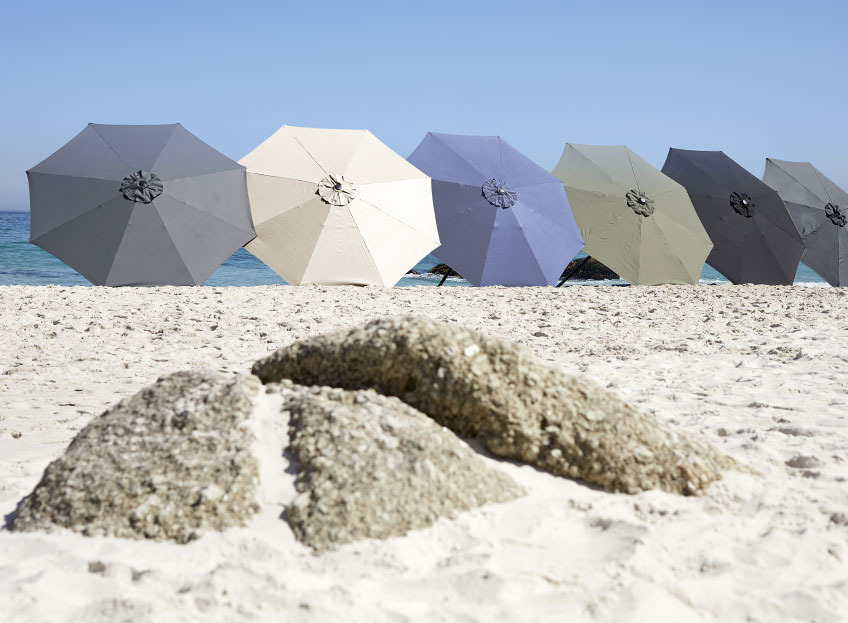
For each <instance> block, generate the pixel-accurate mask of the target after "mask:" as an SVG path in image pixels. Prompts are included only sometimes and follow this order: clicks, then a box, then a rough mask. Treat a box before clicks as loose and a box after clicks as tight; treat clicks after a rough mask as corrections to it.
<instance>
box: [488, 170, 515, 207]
mask: <svg viewBox="0 0 848 623" xmlns="http://www.w3.org/2000/svg"><path fill="white" fill-rule="evenodd" d="M483 197H485V199H486V201H488V202H489V203H491V204H492V205H493V206H495V207H497V208H503V209H504V210H506V209H507V208H511V207H512V206H514V205H515V202H516V201H517V200H518V193H516V192H515V190H513V188H512V186H510V185H509V184H507V183H506V182H505V181H503V180H500V179H497V178H494V177H493V178H491V179H488V180H486V182H485V183H484V184H483Z"/></svg>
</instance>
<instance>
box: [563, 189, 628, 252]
mask: <svg viewBox="0 0 848 623" xmlns="http://www.w3.org/2000/svg"><path fill="white" fill-rule="evenodd" d="M574 190H580V189H579V188H575V189H574ZM582 192H587V191H585V190H584V191H582ZM597 194H598V195H600V196H602V197H611V198H614V199H622V197H620V196H619V195H607V194H604V193H597ZM569 203H570V202H569ZM625 208H627V204H625V205H624V207H622V208H619V210H620V211H619V212H615V213H614V215H613V217H612V218H611V219H610V220H608V221H604V222H603V223H598V224H597V225H594V226H593V227H592V229H587V230H586V233H587V234H591V233H592V232H593V231H595V230H596V229H598V228H599V227H606V226H607V225H609V224H610V223H612V222H613V221H614V220H616V219H618V218H621V217H622V216H627V209H629V208H627V209H625ZM576 220H577V219H575V222H576ZM577 226H578V229H579V227H580V224H579V223H578V224H577ZM580 235H581V236H582V235H583V232H580ZM583 242H584V243H585V242H586V238H585V236H584V237H583Z"/></svg>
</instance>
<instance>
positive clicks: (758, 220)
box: [663, 149, 804, 285]
mask: <svg viewBox="0 0 848 623" xmlns="http://www.w3.org/2000/svg"><path fill="white" fill-rule="evenodd" d="M663 173H665V174H666V175H668V176H669V177H671V178H672V179H674V180H676V181H678V182H680V183H681V184H683V186H685V187H686V190H687V191H689V197H690V198H691V199H692V203H693V204H694V205H695V210H696V211H697V212H698V216H699V217H701V222H702V223H703V224H704V227H705V228H706V230H707V233H709V235H710V238H712V240H713V244H715V246H714V247H713V250H712V251H711V252H710V255H709V257H707V263H708V264H709V265H710V266H712V267H713V268H715V269H716V270H717V271H718V272H720V273H721V274H722V275H724V276H725V277H727V278H728V279H729V280H730V281H732V282H733V283H765V284H771V285H791V284H792V282H793V281H794V280H795V272H796V271H797V270H798V262H799V261H800V260H801V254H802V253H803V252H804V243H803V241H802V240H801V236H800V235H799V234H798V232H797V231H796V230H795V226H794V225H793V224H792V219H791V218H790V217H789V212H787V211H786V206H785V205H784V204H783V200H782V199H781V198H780V197H779V196H778V194H777V192H776V191H774V190H773V189H771V188H769V187H768V186H766V185H765V184H764V183H763V182H762V181H760V180H759V179H757V178H756V177H754V176H753V175H752V174H751V173H749V172H748V171H746V170H745V169H743V168H742V167H741V166H740V165H738V164H737V163H736V162H734V161H733V160H731V159H730V158H729V157H728V156H727V155H725V153H724V152H721V151H690V150H685V149H669V150H668V157H667V158H666V161H665V165H663Z"/></svg>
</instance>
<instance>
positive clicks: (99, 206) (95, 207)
mask: <svg viewBox="0 0 848 623" xmlns="http://www.w3.org/2000/svg"><path fill="white" fill-rule="evenodd" d="M116 198H117V197H113V198H112V199H109V200H108V201H104V202H103V203H98V204H97V205H96V206H93V207H91V208H89V209H88V210H86V211H85V212H83V213H82V214H77V215H76V216H75V217H74V218H72V219H71V220H69V221H65V222H64V223H62V224H60V225H57V226H56V227H53V228H52V229H49V230H47V231H46V232H44V233H43V234H41V235H40V236H38V238H33V239H32V240H30V242H32V243H35V242H36V241H37V240H39V239H41V238H43V237H44V236H46V235H47V234H49V233H50V232H54V231H56V230H57V229H60V228H62V227H65V226H66V225H70V224H71V223H73V222H74V221H76V220H79V219H81V218H82V217H83V216H85V215H86V214H88V213H90V212H92V211H94V210H96V209H97V208H102V207H103V206H105V205H106V204H107V203H109V202H111V201H114V200H115V199H116Z"/></svg>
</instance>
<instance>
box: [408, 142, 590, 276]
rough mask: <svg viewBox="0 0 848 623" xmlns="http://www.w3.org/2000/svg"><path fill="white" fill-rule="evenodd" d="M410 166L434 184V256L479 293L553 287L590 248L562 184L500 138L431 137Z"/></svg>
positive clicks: (423, 143)
mask: <svg viewBox="0 0 848 623" xmlns="http://www.w3.org/2000/svg"><path fill="white" fill-rule="evenodd" d="M409 161H410V162H411V163H412V164H414V165H415V166H416V167H418V168H419V169H421V170H422V171H424V172H425V173H426V174H427V175H429V176H430V177H432V178H433V204H434V206H435V208H436V220H437V221H438V223H439V237H440V238H441V240H442V244H441V246H440V247H439V248H438V249H436V250H435V251H433V255H435V256H436V257H438V258H439V259H440V260H442V261H443V262H445V263H446V264H448V265H449V266H450V267H451V268H452V269H454V270H456V271H457V272H458V273H460V274H461V275H462V276H463V277H464V278H465V279H467V280H468V281H470V282H471V283H473V284H474V285H477V286H486V285H508V286H531V285H532V286H544V285H552V284H553V283H554V282H555V281H556V279H557V278H558V277H559V276H560V274H561V273H562V269H563V268H565V266H566V264H568V262H569V260H571V258H572V257H574V254H575V253H577V251H579V250H580V247H582V246H583V239H582V238H581V237H580V232H579V231H578V230H577V225H576V223H575V222H574V217H573V216H572V214H571V209H570V208H569V206H568V199H567V198H566V196H565V192H564V191H563V188H562V184H560V183H559V180H557V179H556V178H555V177H554V176H552V175H551V174H550V173H548V172H547V171H545V170H544V169H543V168H542V167H540V166H539V165H537V164H536V163H534V162H533V161H532V160H530V159H529V158H527V157H526V156H524V155H522V154H521V153H520V152H518V151H517V150H516V149H515V148H513V147H512V146H510V145H509V144H508V143H507V142H506V141H504V140H503V139H502V138H500V137H498V136H461V135H455V134H436V133H433V132H430V133H428V134H427V135H426V136H425V137H424V140H422V141H421V143H420V144H419V145H418V147H417V148H416V149H415V151H414V152H413V153H412V155H411V156H410V157H409Z"/></svg>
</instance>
